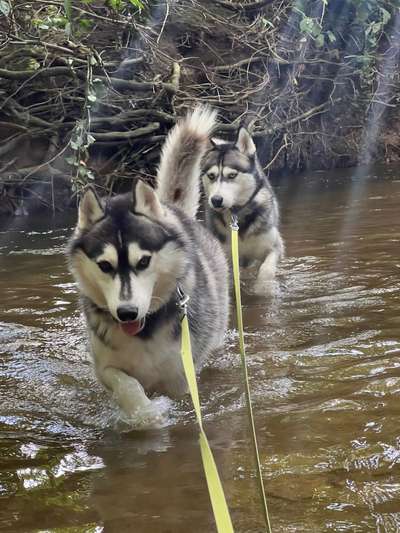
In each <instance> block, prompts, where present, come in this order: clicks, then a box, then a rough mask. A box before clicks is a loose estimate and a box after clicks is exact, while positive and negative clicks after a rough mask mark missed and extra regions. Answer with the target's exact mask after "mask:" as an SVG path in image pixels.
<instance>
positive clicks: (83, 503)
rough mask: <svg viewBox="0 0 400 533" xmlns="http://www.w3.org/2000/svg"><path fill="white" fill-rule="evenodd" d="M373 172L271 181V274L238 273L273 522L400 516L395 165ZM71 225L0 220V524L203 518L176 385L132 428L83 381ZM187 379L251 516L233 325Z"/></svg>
mask: <svg viewBox="0 0 400 533" xmlns="http://www.w3.org/2000/svg"><path fill="white" fill-rule="evenodd" d="M385 172H386V174H384V173H382V172H381V171H380V172H379V174H378V173H376V174H373V175H371V176H369V177H368V176H366V177H364V181H363V188H362V190H363V194H362V195H357V197H355V196H354V190H355V187H352V186H351V176H350V175H349V173H348V172H344V173H343V174H340V173H333V174H331V175H325V174H320V173H318V174H316V175H315V176H312V177H309V178H306V179H303V180H297V181H296V182H293V181H292V182H289V181H288V182H286V181H284V180H282V181H281V182H280V185H279V188H278V193H279V196H280V199H281V202H282V207H283V209H282V212H283V233H284V236H285V239H286V244H287V254H288V255H287V259H286V260H285V261H284V264H283V267H282V273H281V276H280V280H279V290H278V291H277V292H276V294H275V297H274V298H272V299H270V300H265V299H263V298H257V297H255V296H254V295H251V294H250V292H249V291H247V289H246V287H245V291H244V292H245V294H244V305H245V312H244V317H245V327H246V331H247V342H248V354H249V370H250V379H251V388H252V390H253V396H254V403H255V413H256V424H257V428H258V432H259V440H260V447H261V458H262V463H263V468H264V474H265V481H266V491H267V495H268V498H269V507H270V511H271V515H272V522H273V529H274V531H276V532H279V531H282V532H288V531H296V532H301V531H307V532H310V531H311V532H321V531H348V532H350V531H351V532H362V533H364V532H365V531H379V532H395V531H399V530H400V513H399V512H398V509H399V507H400V485H399V479H400V477H399V470H400V433H399V430H398V415H399V407H398V400H397V398H398V394H399V392H400V367H399V365H400V363H399V361H398V357H397V355H398V354H399V353H400V334H399V324H400V319H399V302H400V281H399V272H400V262H399V241H400V224H399V223H398V222H397V220H398V205H399V200H400V181H399V180H398V179H393V176H394V177H396V175H397V170H396V171H392V170H391V169H388V170H387V171H385ZM378 175H379V176H380V178H379V179H377V178H376V177H375V176H378ZM350 222H351V223H350ZM71 226H72V223H71V221H70V220H67V221H65V220H64V221H44V220H39V221H31V222H30V224H29V228H27V227H26V221H25V222H24V221H23V220H22V219H19V220H18V221H17V222H16V225H14V227H13V228H12V229H13V231H12V232H11V233H10V232H2V233H1V232H0V248H1V249H0V253H1V254H2V255H1V256H0V291H1V294H2V308H1V311H0V346H1V352H2V353H1V355H0V361H1V364H0V377H1V379H0V401H1V404H0V405H1V407H0V450H1V454H0V498H1V505H0V529H1V530H4V531H30V530H41V531H47V530H56V528H75V529H68V530H71V531H72V530H76V531H93V532H97V531H102V530H105V531H116V532H123V531H140V532H143V533H146V532H149V533H150V532H151V533H154V532H156V533H157V532H160V533H161V532H163V533H166V532H168V531H171V532H172V531H173V532H174V533H175V532H177V533H181V532H182V533H183V532H187V531H188V525H189V526H190V530H191V531H193V532H204V531H212V530H213V527H214V526H213V518H212V515H211V508H210V503H209V498H208V494H207V489H206V485H205V481H204V475H203V472H202V466H201V460H200V455H199V449H198V444H197V434H196V431H195V428H194V426H193V412H192V408H191V406H190V403H189V401H188V400H184V401H182V402H176V403H173V404H172V410H171V418H170V425H169V426H168V427H166V428H163V429H162V430H160V431H155V432H145V433H137V432H132V431H131V430H130V427H129V426H127V425H126V424H125V423H124V421H123V420H122V419H121V417H120V415H119V412H118V410H117V409H116V407H115V404H114V403H113V401H112V399H110V398H109V396H108V394H107V393H106V392H105V391H104V390H103V389H102V388H101V387H100V386H99V384H98V383H97V380H96V378H95V376H94V373H93V370H92V367H91V365H90V362H89V360H88V355H87V345H86V340H85V331H84V324H83V321H82V318H81V316H80V313H79V309H78V305H77V294H76V289H75V287H74V285H73V283H72V280H71V278H70V277H69V275H68V274H67V269H66V264H65V260H64V257H63V256H62V250H63V247H64V245H65V242H66V236H67V234H68V233H69V232H70V228H71ZM343 228H345V230H344V229H343ZM249 276H250V277H251V276H252V273H250V275H249ZM200 391H201V396H202V404H203V406H204V416H205V420H206V424H207V432H208V435H209V437H210V441H211V445H212V447H213V449H214V451H215V456H216V460H217V463H218V465H219V469H220V471H221V474H222V477H223V480H224V485H225V488H226V493H227V498H228V501H229V503H230V507H231V510H232V516H233V521H234V524H235V530H236V531H238V532H243V533H244V532H258V531H262V517H261V509H260V507H259V504H258V498H257V488H256V483H255V477H254V468H253V462H252V455H251V453H250V440H249V436H248V431H247V420H246V411H245V407H244V397H243V389H242V385H241V372H240V362H239V358H238V354H237V335H236V332H235V331H234V330H231V331H230V332H229V335H228V338H227V343H226V347H225V350H224V351H223V352H221V353H220V354H217V355H216V356H215V357H214V358H213V359H212V361H210V364H209V366H208V367H207V368H206V369H205V370H204V372H203V373H202V376H201V382H200Z"/></svg>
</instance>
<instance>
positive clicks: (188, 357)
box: [178, 289, 233, 533]
mask: <svg viewBox="0 0 400 533" xmlns="http://www.w3.org/2000/svg"><path fill="white" fill-rule="evenodd" d="M178 295H179V296H180V306H181V308H182V310H183V317H182V321H181V327H182V337H181V343H182V349H181V356H182V363H183V368H184V370H185V375H186V380H187V382H188V385H189V391H190V396H191V397H192V402H193V406H194V410H195V413H196V418H197V423H198V424H199V429H200V435H199V443H200V451H201V458H202V461H203V468H204V472H205V476H206V481H207V486H208V492H209V494H210V500H211V505H212V508H213V512H214V518H215V523H216V525H217V531H218V533H233V527H232V521H231V517H230V515H229V510H228V506H227V503H226V499H225V495H224V490H223V488H222V484H221V480H220V478H219V475H218V470H217V466H216V464H215V461H214V457H213V454H212V452H211V448H210V445H209V443H208V440H207V437H206V434H205V432H204V429H203V421H202V417H201V408H200V399H199V391H198V388H197V381H196V371H195V369H194V364H193V356H192V347H191V343H190V331H189V321H188V317H187V302H188V300H189V298H188V296H185V295H184V294H183V293H182V291H181V290H180V289H178Z"/></svg>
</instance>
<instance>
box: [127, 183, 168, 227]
mask: <svg viewBox="0 0 400 533" xmlns="http://www.w3.org/2000/svg"><path fill="white" fill-rule="evenodd" d="M132 192H133V211H134V212H135V213H140V214H142V215H146V216H148V217H150V218H156V219H159V218H161V217H162V215H163V208H162V206H161V203H160V200H159V199H158V197H157V194H156V191H155V190H154V189H152V188H151V187H150V185H147V183H145V182H144V181H142V180H136V181H135V182H134V184H133V191H132Z"/></svg>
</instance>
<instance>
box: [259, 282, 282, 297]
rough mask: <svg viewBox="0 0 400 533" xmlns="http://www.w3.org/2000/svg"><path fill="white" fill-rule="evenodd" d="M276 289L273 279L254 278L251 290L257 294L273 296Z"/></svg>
mask: <svg viewBox="0 0 400 533" xmlns="http://www.w3.org/2000/svg"><path fill="white" fill-rule="evenodd" d="M276 290H277V282H276V280H275V279H256V282H255V283H254V286H253V292H254V294H256V295H257V296H273V295H274V294H275V293H276Z"/></svg>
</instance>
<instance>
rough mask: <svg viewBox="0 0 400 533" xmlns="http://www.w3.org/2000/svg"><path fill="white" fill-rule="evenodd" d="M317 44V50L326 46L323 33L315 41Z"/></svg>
mask: <svg viewBox="0 0 400 533" xmlns="http://www.w3.org/2000/svg"><path fill="white" fill-rule="evenodd" d="M315 44H316V46H317V48H322V47H323V46H324V44H325V37H324V35H323V34H322V33H320V34H319V35H318V37H317V38H316V39H315Z"/></svg>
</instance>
